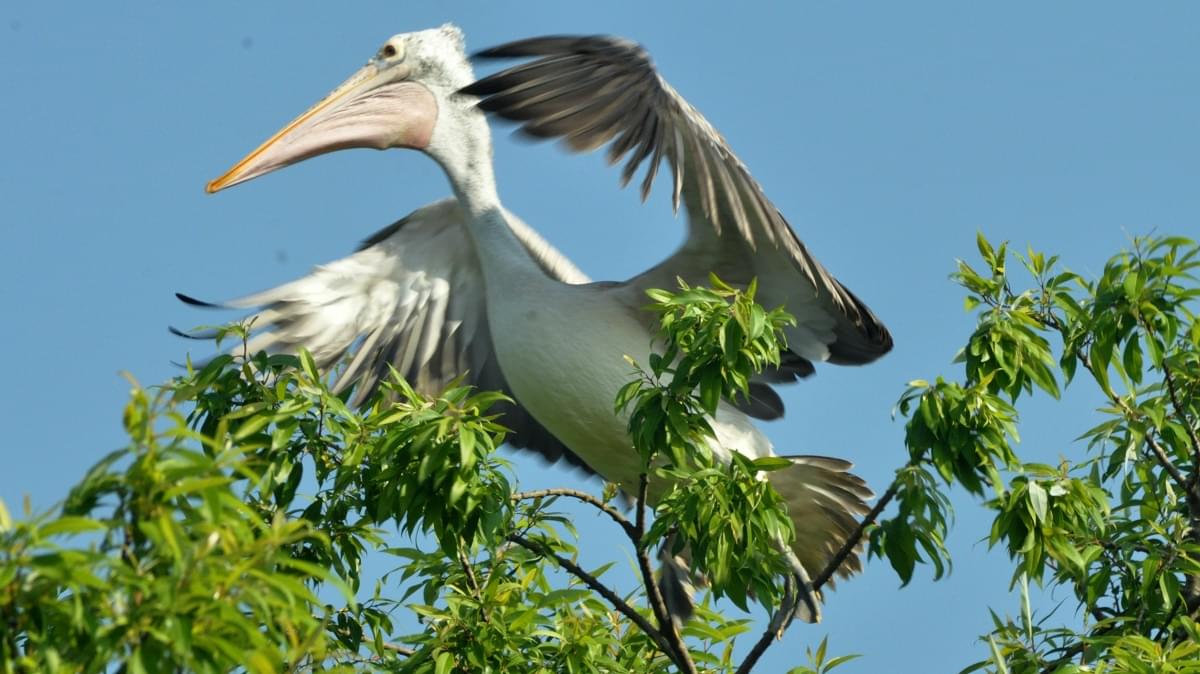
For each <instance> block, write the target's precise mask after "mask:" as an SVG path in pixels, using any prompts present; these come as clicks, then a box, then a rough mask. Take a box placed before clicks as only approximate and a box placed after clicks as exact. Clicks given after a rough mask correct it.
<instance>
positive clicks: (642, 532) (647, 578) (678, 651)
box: [634, 473, 696, 674]
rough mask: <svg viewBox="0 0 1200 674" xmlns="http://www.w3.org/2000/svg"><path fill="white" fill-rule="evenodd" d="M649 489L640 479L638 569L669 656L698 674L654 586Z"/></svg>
mask: <svg viewBox="0 0 1200 674" xmlns="http://www.w3.org/2000/svg"><path fill="white" fill-rule="evenodd" d="M649 485H650V478H649V477H648V476H647V475H646V474H645V473H642V474H641V475H639V476H638V495H637V508H636V511H635V512H636V515H635V518H636V521H635V524H634V532H635V533H636V537H635V538H634V547H635V549H636V551H637V560H638V568H640V569H641V571H642V584H643V585H644V586H645V587H646V597H647V598H648V599H649V600H650V609H651V610H652V611H654V617H655V618H656V619H657V620H658V628H659V630H660V631H661V633H662V635H663V638H664V639H665V640H666V641H667V643H668V645H669V646H670V650H668V651H667V653H668V654H669V655H671V659H672V660H674V661H675V664H676V666H678V667H679V669H680V670H682V671H683V672H686V673H687V674H696V665H695V663H693V662H692V656H691V654H690V653H689V652H688V649H687V647H686V646H684V644H683V640H682V639H681V638H680V636H679V630H677V629H675V623H674V622H673V621H672V620H671V615H670V614H669V613H667V604H666V602H665V601H663V596H662V592H660V591H659V588H658V583H656V582H654V569H653V568H652V567H651V566H650V555H649V553H648V552H647V549H646V543H645V538H646V491H647V489H648V488H649Z"/></svg>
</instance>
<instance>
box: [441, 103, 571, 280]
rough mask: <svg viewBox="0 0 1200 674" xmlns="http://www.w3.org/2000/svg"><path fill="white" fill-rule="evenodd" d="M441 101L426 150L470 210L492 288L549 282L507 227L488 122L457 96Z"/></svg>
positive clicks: (469, 220) (469, 225) (474, 235)
mask: <svg viewBox="0 0 1200 674" xmlns="http://www.w3.org/2000/svg"><path fill="white" fill-rule="evenodd" d="M440 103H441V105H440V106H439V107H440V108H441V109H440V110H439V118H438V122H437V125H436V126H435V127H434V132H433V137H432V138H431V140H430V143H429V146H428V147H427V148H426V152H427V153H428V154H429V155H430V156H432V157H433V158H434V159H435V160H437V162H438V163H439V164H441V166H442V169H443V170H445V172H446V176H447V177H448V178H449V179H450V185H451V187H452V188H453V189H454V195H455V196H456V197H458V200H459V203H461V204H462V205H463V208H464V209H465V210H466V212H467V228H468V229H469V230H470V232H471V238H472V239H473V240H474V242H475V250H476V252H477V254H478V256H479V263H480V266H481V267H482V268H483V273H484V278H485V279H486V281H487V284H488V286H489V288H494V289H495V290H498V291H503V290H505V289H506V288H507V289H511V286H512V284H513V283H528V282H537V281H539V280H540V281H542V282H544V281H550V279H549V278H548V277H547V276H546V275H545V273H544V272H542V270H541V269H540V268H539V267H538V266H537V263H535V262H534V260H533V258H532V257H531V256H530V255H529V251H527V250H526V249H525V247H524V246H523V245H522V244H521V242H520V241H519V240H518V239H517V237H516V235H514V234H513V232H512V230H511V229H510V228H509V226H508V220H507V218H506V216H505V214H504V208H503V206H501V204H500V196H499V193H498V192H497V191H496V176H495V172H494V171H493V170H492V141H491V134H490V133H489V129H488V125H487V119H486V118H485V117H484V116H483V113H481V112H479V111H478V110H476V109H475V108H474V107H467V105H465V104H464V103H463V102H461V101H457V100H455V99H453V98H452V99H451V100H448V101H447V100H442V101H441V102H440ZM456 103H457V105H456Z"/></svg>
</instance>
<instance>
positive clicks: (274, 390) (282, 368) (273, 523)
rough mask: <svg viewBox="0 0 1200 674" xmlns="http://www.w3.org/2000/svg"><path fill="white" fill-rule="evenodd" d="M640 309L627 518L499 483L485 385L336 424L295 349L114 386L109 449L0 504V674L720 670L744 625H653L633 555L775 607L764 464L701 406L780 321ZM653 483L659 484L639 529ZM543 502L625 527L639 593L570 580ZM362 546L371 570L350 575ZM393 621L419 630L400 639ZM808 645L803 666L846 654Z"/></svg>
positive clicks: (561, 523)
mask: <svg viewBox="0 0 1200 674" xmlns="http://www.w3.org/2000/svg"><path fill="white" fill-rule="evenodd" d="M654 299H655V300H656V301H657V304H656V305H655V306H656V308H657V310H658V311H659V312H660V314H661V315H662V316H663V323H664V326H665V328H664V339H665V342H666V349H667V352H668V356H666V357H660V358H656V359H655V360H654V361H653V362H652V363H651V364H650V369H649V370H646V371H639V372H640V374H638V375H637V379H636V381H634V382H633V384H632V385H631V386H630V387H628V388H627V389H626V390H625V391H624V392H623V396H624V399H623V402H622V404H629V405H631V406H633V407H634V408H635V411H634V413H633V414H632V417H633V420H632V421H631V424H632V425H631V429H632V432H633V434H634V435H635V436H636V437H639V438H642V439H643V440H642V441H641V442H639V444H638V448H639V449H640V450H641V451H642V456H643V460H644V462H645V463H644V466H645V467H646V475H645V476H644V477H643V480H642V493H641V494H640V495H639V497H638V498H637V499H636V502H635V513H636V516H635V518H633V519H632V520H631V519H629V518H627V517H626V516H625V515H624V514H623V513H622V512H621V511H620V510H619V509H618V508H615V507H614V506H612V505H610V504H609V503H608V501H609V500H610V499H612V498H613V497H614V496H615V491H616V490H615V489H611V488H610V489H607V490H606V496H605V497H603V498H601V497H596V496H592V495H589V494H587V493H585V492H579V491H575V490H570V489H558V490H542V491H538V492H519V491H516V489H515V485H516V480H515V479H514V476H513V475H512V473H511V470H510V469H509V466H508V464H507V463H506V462H505V461H504V460H503V459H501V458H499V456H498V455H497V454H496V453H495V449H496V447H497V446H498V445H500V444H501V443H502V442H503V439H504V433H505V431H504V429H503V427H502V426H501V425H500V424H501V423H502V422H503V419H500V418H496V417H494V416H493V415H492V414H491V413H490V412H489V411H488V410H489V407H490V406H491V405H493V404H494V403H496V402H498V401H500V400H501V399H502V398H503V396H501V395H499V394H496V393H490V392H482V393H477V392H473V391H471V390H470V389H469V388H468V387H464V386H459V385H452V386H451V387H450V388H449V389H448V390H446V391H444V392H442V393H440V394H439V395H436V396H425V395H422V394H420V393H418V392H416V391H414V390H413V389H412V388H411V387H410V386H409V385H408V384H406V383H405V382H404V381H403V380H402V379H401V378H399V377H398V376H393V377H392V378H391V379H390V381H389V382H388V383H387V384H386V385H385V386H384V387H383V388H382V389H381V391H380V392H379V393H377V394H376V395H374V396H373V397H372V398H371V400H370V401H369V402H368V403H367V404H366V405H365V406H363V407H362V408H361V409H358V410H355V409H351V408H350V407H349V406H348V405H347V404H346V400H347V397H346V395H345V394H344V395H342V396H337V395H333V394H332V393H331V392H330V389H329V387H328V386H327V384H326V382H325V381H324V379H323V377H322V373H320V372H318V371H317V368H316V367H315V365H314V363H313V360H312V359H311V357H310V356H309V355H308V354H307V353H301V354H300V355H299V356H298V357H292V356H286V355H268V354H266V353H258V354H250V353H244V352H243V353H236V351H237V350H236V349H235V353H234V354H228V355H221V356H218V357H216V358H214V359H212V360H211V361H210V362H208V363H207V364H205V365H203V366H202V367H192V366H190V365H189V367H188V370H187V372H186V374H184V375H182V376H180V377H178V378H176V379H175V380H173V381H171V382H169V383H168V384H166V385H164V386H161V387H157V388H153V389H144V388H142V387H140V386H138V385H137V384H136V383H134V386H133V389H132V392H131V395H130V402H129V404H128V405H127V407H126V410H125V416H124V420H125V429H126V432H127V433H128V436H129V443H128V445H127V446H126V447H124V448H123V449H121V450H119V451H116V452H113V453H112V454H110V455H109V456H107V457H105V458H103V459H102V460H101V461H99V462H98V463H97V464H96V465H95V466H94V467H93V468H92V469H91V470H90V471H88V473H87V474H86V475H85V476H84V478H83V479H82V480H81V481H80V482H79V484H78V485H77V486H76V487H75V488H74V489H73V490H72V491H71V493H70V494H69V495H68V497H67V498H66V499H65V501H64V502H63V503H62V505H61V507H59V508H58V509H57V510H56V511H54V512H50V513H43V514H38V515H34V514H31V513H28V512H27V513H26V517H25V518H23V519H21V520H14V519H13V518H12V517H11V516H10V515H9V513H8V511H7V510H6V509H4V508H3V505H2V504H0V581H2V582H0V587H2V588H3V589H2V590H0V621H2V622H0V625H3V627H2V631H0V670H3V671H5V672H20V671H66V672H70V671H87V672H98V671H108V670H110V669H112V668H113V667H115V666H118V665H119V666H120V668H121V670H122V671H131V672H174V671H179V670H187V671H198V672H218V671H229V670H234V669H239V668H244V669H246V670H249V671H253V672H264V673H265V672H281V671H285V670H286V671H317V670H321V671H325V670H328V671H358V670H361V669H373V670H379V671H401V672H432V673H435V674H443V673H445V672H486V671H492V672H595V671H604V672H642V671H646V670H647V669H661V668H664V667H666V666H668V665H670V664H671V663H674V664H675V665H676V666H677V667H679V668H681V669H683V670H685V671H705V672H726V671H733V670H734V669H735V668H738V663H735V662H734V660H733V653H734V650H733V645H734V639H735V638H736V637H737V636H738V635H740V634H743V633H745V632H746V630H747V628H748V622H747V621H746V620H744V619H727V618H725V617H723V616H721V615H720V614H719V613H718V612H716V611H714V610H713V609H712V608H711V606H710V605H709V603H708V602H707V601H706V602H704V603H703V604H702V605H701V606H699V607H698V613H697V617H696V619H694V620H692V621H690V622H689V623H688V624H687V625H685V626H683V627H682V629H681V630H677V629H676V628H675V626H673V625H672V624H671V623H670V619H669V618H668V617H667V616H666V615H665V613H664V612H663V607H662V605H661V603H662V600H661V597H657V601H656V595H657V591H656V583H654V582H653V571H652V569H651V568H650V566H649V558H648V554H649V551H650V550H651V549H652V547H653V546H655V545H656V544H658V543H659V542H660V541H661V540H662V539H663V538H664V537H667V536H668V535H670V536H672V537H673V540H675V541H677V543H676V544H677V545H679V546H683V545H687V546H690V548H691V550H692V551H693V554H694V555H695V556H696V557H697V558H698V559H702V560H705V563H707V564H709V566H708V570H709V572H710V574H711V577H710V579H711V582H712V586H713V588H714V589H715V590H716V592H717V593H719V594H720V595H723V596H730V597H732V598H734V600H735V602H737V603H738V604H740V605H745V604H746V602H747V599H748V598H756V599H757V600H760V601H763V602H766V603H768V604H770V603H771V602H772V601H773V600H774V598H776V597H778V596H779V593H780V592H781V587H782V583H783V581H782V580H781V579H780V578H779V577H778V576H777V575H775V574H776V572H777V571H778V569H779V568H780V567H779V564H778V563H777V562H773V561H772V560H774V559H775V557H777V556H778V553H777V552H776V548H775V547H774V546H773V545H772V544H771V541H774V540H783V541H786V540H787V539H788V537H789V536H791V530H790V526H791V525H790V521H789V520H788V519H787V518H786V516H784V514H783V511H782V509H781V508H780V507H779V504H780V501H779V497H778V496H777V495H776V494H774V492H773V491H771V490H770V488H769V487H767V486H766V483H765V481H762V480H759V479H757V478H756V477H755V476H756V475H757V473H758V472H759V471H760V470H765V469H770V468H773V467H774V465H773V464H771V463H770V462H767V463H761V462H760V463H756V462H751V461H748V460H745V461H736V462H734V463H733V464H732V465H730V466H722V465H720V464H719V463H718V462H715V461H714V460H713V457H712V453H711V451H710V449H711V447H710V445H711V443H712V436H711V430H709V429H708V427H707V423H706V422H705V421H704V414H705V413H706V412H711V411H712V410H713V409H714V408H715V405H716V403H717V401H719V400H720V399H721V398H722V397H732V396H734V395H738V394H742V395H744V394H745V392H746V387H747V382H748V378H749V376H750V374H751V372H752V371H754V370H755V369H761V368H762V367H763V366H764V365H766V364H769V363H772V362H777V361H778V357H779V356H778V349H779V346H780V344H781V341H780V339H781V337H780V335H779V332H778V330H779V328H780V327H781V326H782V325H784V324H785V323H786V322H787V321H788V320H789V319H788V318H787V316H786V314H783V313H782V312H781V311H773V312H767V311H764V310H763V309H762V308H761V307H759V306H758V305H756V304H754V303H753V288H751V289H749V291H748V292H745V293H743V292H741V291H736V290H734V289H732V288H729V287H728V286H724V285H723V284H718V285H717V287H716V288H715V289H712V290H707V289H692V288H686V289H684V290H683V291H682V292H681V293H679V294H672V293H657V294H656V295H655V297H654ZM230 336H233V337H235V338H237V339H238V340H240V341H241V343H242V344H245V342H246V338H247V336H248V327H246V326H233V327H231V328H225V329H221V330H219V331H218V344H219V343H220V340H221V339H223V338H228V337H230ZM676 356H678V358H676ZM393 374H394V373H393ZM651 480H654V481H655V482H656V483H657V481H659V480H662V481H664V484H670V485H675V486H674V487H673V489H675V491H672V492H670V493H669V494H668V495H667V497H666V499H665V502H664V507H663V508H662V509H661V510H660V512H659V515H658V518H657V519H656V520H655V521H654V523H653V527H650V526H649V525H648V524H647V522H646V520H647V512H646V511H647V504H646V500H645V490H646V487H647V485H648V484H649V483H650V481H651ZM714 497H715V498H714ZM561 498H573V499H578V500H581V501H583V502H585V503H587V504H590V505H591V506H593V507H595V508H597V509H598V510H600V511H602V512H604V513H607V514H608V516H609V517H610V518H611V519H612V520H613V521H614V522H615V523H616V524H617V525H618V526H620V527H621V528H622V530H624V532H625V533H626V534H627V535H628V537H629V539H630V541H631V546H632V547H633V548H634V551H635V553H636V556H637V557H638V559H639V567H640V568H639V571H640V573H641V575H642V581H643V588H649V592H648V594H649V597H648V598H646V599H644V600H642V601H640V602H639V601H638V598H639V596H640V595H641V594H642V593H635V594H632V595H628V596H620V595H617V594H616V593H615V592H614V591H613V590H611V589H609V588H608V587H607V586H606V585H604V584H603V583H602V582H601V580H600V579H601V577H602V576H603V575H604V573H605V572H606V571H607V569H608V568H609V567H610V566H611V564H609V565H605V566H603V567H601V568H598V569H584V568H582V567H581V566H579V564H578V562H577V556H576V548H575V531H574V527H573V525H572V521H571V519H570V518H568V517H567V516H566V515H564V514H562V513H559V512H557V511H555V510H554V509H553V508H554V504H555V503H556V502H557V501H558V500H559V499H561ZM726 518H733V519H732V520H729V519H726ZM731 521H732V522H733V523H734V524H735V526H732V527H731V526H729V525H730V522H731ZM368 556H373V558H374V559H376V560H378V559H379V558H381V557H383V558H388V559H390V560H392V561H391V562H390V563H388V564H387V565H388V566H391V567H393V568H392V569H391V570H390V571H388V572H386V573H383V574H382V575H379V574H376V576H374V577H372V576H371V575H370V574H368V573H367V572H366V571H365V568H366V567H365V565H364V560H366V559H367V557H368ZM756 561H757V563H756ZM559 570H562V571H565V572H566V573H565V574H563V573H560V572H559ZM398 611H412V612H413V613H415V614H416V616H417V617H418V618H419V620H420V624H421V626H422V627H421V630H420V631H418V632H417V633H415V634H403V633H401V632H399V631H398V629H397V624H398V621H397V612H398ZM771 636H773V635H771ZM771 640H772V639H770V638H768V635H764V637H763V639H762V640H760V642H761V643H767V644H769V643H770V641H771ZM824 652H825V648H824V645H822V647H821V649H820V650H819V652H818V655H817V657H816V659H815V661H814V662H815V666H816V670H813V671H826V670H827V669H829V668H830V667H832V666H835V665H836V664H837V663H839V662H841V661H844V659H837V658H833V659H825V655H824ZM760 653H761V651H760ZM752 664H753V663H752V662H744V663H741V667H740V669H739V671H749V669H750V666H751V665H752Z"/></svg>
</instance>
